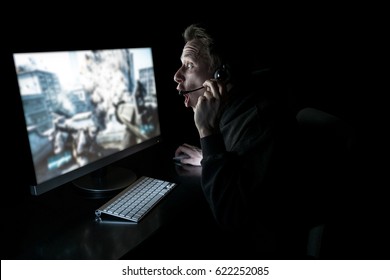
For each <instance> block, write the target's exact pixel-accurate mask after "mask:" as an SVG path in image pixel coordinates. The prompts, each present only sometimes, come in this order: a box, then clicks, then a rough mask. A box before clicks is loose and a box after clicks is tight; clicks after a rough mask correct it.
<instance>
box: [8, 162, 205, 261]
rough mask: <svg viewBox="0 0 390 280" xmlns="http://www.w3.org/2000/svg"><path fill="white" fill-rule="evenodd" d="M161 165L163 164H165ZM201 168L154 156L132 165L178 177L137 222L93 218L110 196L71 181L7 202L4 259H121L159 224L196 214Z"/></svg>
mask: <svg viewBox="0 0 390 280" xmlns="http://www.w3.org/2000/svg"><path fill="white" fill-rule="evenodd" d="M165 159H167V157H166V158H165ZM146 165H150V163H147V164H146ZM161 165H164V166H165V168H164V169H163V170H162V169H161ZM142 168H143V167H142V166H141V169H142ZM157 170H158V171H157ZM200 170H201V169H200V167H193V168H192V169H191V170H190V173H185V174H182V173H181V171H183V170H182V169H180V167H177V166H175V164H174V163H173V162H172V161H171V157H170V158H168V161H166V162H157V161H155V164H154V166H152V165H150V166H148V167H147V168H145V169H144V171H142V170H138V171H136V174H137V175H138V176H141V175H147V176H154V177H157V178H161V179H167V180H171V181H173V182H177V183H178V186H177V187H176V188H175V189H174V190H173V191H172V192H171V193H170V194H169V195H168V196H167V197H166V198H164V199H163V200H162V201H161V202H160V203H159V204H158V205H157V207H155V209H153V210H152V211H151V212H149V213H148V214H147V216H146V217H145V218H144V219H143V220H142V221H141V222H140V223H138V224H131V223H128V222H125V221H124V222H122V223H119V222H118V223H108V222H103V223H99V222H96V221H95V215H94V212H95V209H97V208H98V207H99V206H101V205H102V204H104V203H105V202H106V201H108V199H109V197H106V198H98V199H97V198H95V199H92V198H88V197H86V196H85V194H83V193H81V192H80V191H78V190H77V189H76V188H75V187H73V185H72V184H65V185H63V186H61V187H60V188H57V189H55V190H52V191H49V192H47V193H45V194H42V195H40V196H37V197H34V196H25V197H23V198H21V200H19V201H17V202H16V203H15V204H14V205H13V206H11V209H9V210H10V211H11V212H14V213H15V215H9V216H7V219H6V221H7V222H6V224H5V225H3V229H4V231H5V235H6V238H4V239H3V240H5V242H6V244H5V247H6V250H2V251H3V252H2V254H3V257H2V259H120V258H122V257H123V256H125V255H126V254H128V253H129V252H130V251H131V250H133V249H134V248H136V247H137V246H138V245H140V244H141V243H143V242H145V241H146V240H147V239H148V238H150V237H151V236H155V235H156V234H157V233H158V231H159V230H160V229H161V228H162V227H169V225H170V224H178V223H183V222H185V221H188V220H190V219H191V218H190V217H195V216H194V215H199V214H198V212H197V211H195V208H199V207H200V206H201V205H202V203H203V205H206V203H205V200H204V198H203V195H202V192H201V188H200V177H199V175H200ZM141 172H142V173H141ZM187 172H188V170H187ZM192 172H193V173H192ZM162 174H164V175H162ZM162 177H163V178H162ZM194 206H195V207H194ZM203 213H208V212H207V210H206V211H204V212H203ZM206 215H207V214H206ZM197 218H198V219H199V217H197Z"/></svg>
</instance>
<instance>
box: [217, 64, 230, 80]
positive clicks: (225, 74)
mask: <svg viewBox="0 0 390 280" xmlns="http://www.w3.org/2000/svg"><path fill="white" fill-rule="evenodd" d="M229 78H230V74H229V71H228V69H227V67H226V65H222V66H221V67H219V68H218V69H217V70H216V71H215V73H214V79H216V80H218V81H227V80H229Z"/></svg>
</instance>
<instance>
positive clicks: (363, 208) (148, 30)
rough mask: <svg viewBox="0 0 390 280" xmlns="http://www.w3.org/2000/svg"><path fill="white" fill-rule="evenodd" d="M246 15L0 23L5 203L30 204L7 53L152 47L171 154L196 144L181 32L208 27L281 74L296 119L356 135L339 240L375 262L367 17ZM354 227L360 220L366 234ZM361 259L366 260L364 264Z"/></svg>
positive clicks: (374, 110)
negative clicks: (181, 71) (341, 126)
mask: <svg viewBox="0 0 390 280" xmlns="http://www.w3.org/2000/svg"><path fill="white" fill-rule="evenodd" d="M166 9H168V10H169V8H168V7H166ZM251 9H252V8H251V7H245V8H244V9H237V10H235V11H232V12H225V11H221V10H214V9H212V8H211V7H207V6H206V7H198V8H196V7H191V9H189V10H187V9H184V8H183V10H182V11H180V12H178V13H176V12H172V13H164V14H162V13H161V14H160V15H159V16H155V15H152V14H155V13H156V11H153V9H151V8H149V9H145V8H143V9H138V8H133V9H128V8H124V7H111V6H108V7H105V8H104V9H103V8H101V9H99V10H98V11H90V10H78V9H77V8H73V9H72V10H71V11H62V12H61V13H59V12H58V11H51V12H49V13H43V12H34V13H32V12H31V13H28V14H27V15H26V14H24V15H22V14H19V15H17V16H15V17H14V20H13V21H12V22H4V23H2V35H1V38H2V40H1V41H2V43H1V44H2V48H1V54H0V55H1V66H0V67H1V83H2V96H3V98H4V99H3V102H2V114H1V115H2V124H3V127H2V128H3V129H2V130H3V132H2V142H3V150H4V151H5V153H4V155H3V160H4V164H3V166H4V165H5V169H3V172H4V180H5V181H8V183H7V184H4V183H3V184H4V185H3V187H2V201H3V203H5V202H7V201H9V200H10V199H13V198H15V197H16V195H24V196H27V195H29V190H28V185H27V179H28V178H29V176H31V175H32V168H31V164H30V159H29V156H26V155H28V154H29V150H28V143H27V134H26V131H25V125H24V120H23V114H22V108H21V104H20V99H19V96H18V91H17V85H16V75H15V72H14V68H13V64H12V53H13V52H18V51H45V50H67V49H94V48H96V49H103V48H116V47H120V48H122V47H134V46H152V47H153V52H154V58H155V66H154V67H155V71H156V77H157V80H156V83H157V89H158V92H159V102H160V116H161V122H162V123H161V128H162V132H163V136H164V139H165V141H166V142H168V143H169V147H170V148H171V149H172V152H173V148H174V147H176V146H177V145H179V144H182V143H184V142H187V143H190V144H198V138H197V136H198V135H197V132H196V130H195V126H194V124H193V114H192V110H191V109H188V108H185V107H184V102H183V98H182V97H180V96H178V94H177V91H176V89H175V88H176V83H175V82H174V80H173V75H174V73H175V72H176V70H177V69H178V68H179V66H180V64H181V61H180V55H181V51H182V48H183V44H184V42H183V39H182V36H181V34H182V32H183V31H184V28H185V27H186V26H187V25H188V24H190V23H193V22H198V21H204V20H207V21H209V23H210V24H211V25H213V26H214V27H216V28H220V30H221V32H224V33H227V34H230V36H231V39H232V40H235V41H236V40H237V39H236V38H237V36H236V35H237V34H239V37H238V38H239V40H240V42H242V44H243V45H246V46H247V48H248V49H247V52H245V53H243V54H242V55H243V56H247V58H248V59H249V60H251V61H253V65H255V66H256V65H257V66H258V67H259V68H261V67H271V68H272V69H276V70H277V71H276V72H277V73H278V74H279V75H280V78H281V79H280V81H281V83H282V84H281V86H282V88H284V89H285V90H286V92H288V94H289V95H290V97H291V102H292V105H293V107H294V108H295V109H296V110H297V111H298V110H299V109H300V108H303V107H306V106H309V107H315V108H317V109H320V110H324V111H327V112H329V113H332V114H334V115H336V116H338V117H340V118H342V119H343V120H345V121H346V122H348V123H349V124H350V125H351V127H352V128H353V131H354V133H355V137H354V139H353V141H354V142H353V149H354V150H353V151H354V156H355V157H356V160H357V164H356V166H355V168H356V171H355V172H354V176H355V180H354V182H353V184H356V190H355V191H356V192H355V193H352V194H351V195H348V194H343V195H345V199H346V200H348V199H350V200H355V201H354V202H353V203H352V204H351V203H350V201H348V203H346V205H353V206H354V207H355V208H353V209H350V215H349V216H347V217H346V220H347V221H346V224H349V223H352V224H353V228H352V230H351V228H349V229H348V231H343V232H342V234H343V235H345V236H343V238H344V239H350V240H352V241H351V242H349V245H347V247H346V249H345V250H350V249H351V248H353V247H354V245H356V246H357V248H358V247H359V246H361V245H360V241H361V238H362V237H367V240H365V241H368V242H364V243H363V247H361V249H360V250H361V251H359V249H356V252H359V253H358V254H360V255H358V257H359V258H367V259H371V258H378V256H380V255H381V254H382V253H385V252H382V250H381V249H380V248H387V247H386V246H385V244H388V243H387V241H385V239H386V238H385V236H386V234H385V233H386V232H387V231H385V230H384V228H383V226H384V224H385V223H386V217H387V214H388V212H389V211H388V210H386V207H385V205H388V202H387V199H386V197H388V196H386V195H385V193H386V188H388V187H386V186H388V184H386V183H385V182H387V179H386V180H383V179H384V177H382V175H383V170H384V169H385V168H384V166H383V164H382V162H383V160H387V159H386V158H385V157H384V156H383V147H384V145H383V143H384V140H383V139H384V138H382V134H383V133H384V132H385V131H386V127H388V125H387V126H386V125H384V124H383V122H382V121H383V120H384V116H385V115H386V114H385V112H386V110H382V107H383V103H382V101H381V100H382V98H381V96H383V95H384V92H383V90H378V88H377V86H378V83H376V82H373V81H376V80H377V79H379V80H380V79H381V77H382V76H383V74H382V75H381V74H378V68H376V67H373V66H372V64H371V62H372V60H376V59H378V58H379V59H381V58H382V57H380V55H378V54H377V49H376V47H374V48H373V45H376V44H377V43H378V41H377V37H376V33H375V32H373V30H376V29H375V27H376V26H374V28H372V26H371V25H369V24H368V22H369V21H368V19H367V18H365V17H364V16H363V17H359V16H357V15H353V13H349V14H346V13H344V12H345V11H341V12H339V13H338V12H335V11H332V12H331V13H323V14H320V13H317V12H313V13H311V14H310V15H307V14H305V16H302V15H301V14H289V15H288V17H285V16H284V15H276V16H275V14H274V13H272V15H271V12H269V11H268V10H266V9H256V10H254V11H252V12H249V13H248V11H251ZM27 10H28V9H27ZM187 11H191V12H187ZM367 45H368V47H366V46H367ZM379 45H380V44H379ZM3 172H2V173H3ZM6 179H8V180H6ZM335 195H337V194H335ZM19 214H21V213H19ZM19 216H22V215H19ZM360 218H362V219H364V223H363V224H362V227H359V219H360ZM358 231H359V234H358V235H355V234H356V233H357V232H358ZM382 237H384V238H382ZM363 250H364V251H368V252H369V254H367V255H366V254H363V253H362V252H363ZM385 254H386V255H387V256H388V253H385Z"/></svg>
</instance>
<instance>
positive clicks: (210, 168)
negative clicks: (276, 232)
mask: <svg viewBox="0 0 390 280" xmlns="http://www.w3.org/2000/svg"><path fill="white" fill-rule="evenodd" d="M251 115H252V116H251V117H249V118H248V116H246V117H245V119H243V120H237V121H238V125H237V128H236V129H234V130H233V131H232V135H224V137H223V136H222V134H215V135H211V136H208V137H205V138H202V139H201V146H202V151H203V160H202V187H203V191H204V194H205V196H206V199H207V200H208V202H209V205H210V207H211V210H212V212H213V214H214V216H215V218H216V220H217V221H218V222H219V223H220V224H221V225H222V226H224V227H226V228H236V227H241V226H242V225H244V224H246V223H248V222H249V221H251V220H252V219H253V215H254V214H255V213H257V214H259V213H260V212H261V209H262V208H263V205H264V204H265V202H266V200H267V199H268V197H267V196H266V193H267V192H268V188H269V187H270V186H269V184H268V181H269V180H270V176H271V175H272V168H273V164H274V163H273V161H274V153H275V141H274V140H275V139H274V134H273V130H272V125H270V124H268V123H267V121H266V119H264V118H262V117H261V116H259V113H258V111H257V109H256V110H255V111H253V112H252V113H251ZM226 145H228V146H229V147H228V149H229V151H227V148H226Z"/></svg>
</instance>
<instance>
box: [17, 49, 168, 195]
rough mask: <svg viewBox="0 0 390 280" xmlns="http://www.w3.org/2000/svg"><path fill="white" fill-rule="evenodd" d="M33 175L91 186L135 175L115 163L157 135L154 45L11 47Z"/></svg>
mask: <svg viewBox="0 0 390 280" xmlns="http://www.w3.org/2000/svg"><path fill="white" fill-rule="evenodd" d="M13 62H14V66H15V71H16V76H17V84H18V89H19V93H20V100H21V102H22V107H23V114H24V120H25V125H26V129H27V135H28V143H29V149H30V153H31V158H32V164H33V168H34V175H35V180H34V182H33V183H32V184H31V193H32V194H33V195H40V194H43V193H45V192H47V191H49V190H51V189H53V188H56V187H58V186H61V185H63V184H65V183H68V182H74V183H75V184H76V185H77V186H78V187H80V188H82V189H84V190H86V191H90V192H96V193H105V192H111V191H114V190H118V189H122V188H124V187H125V186H127V185H129V184H130V183H131V182H132V181H134V180H135V179H136V176H135V174H134V173H132V172H131V170H128V169H124V168H119V167H115V166H114V164H113V163H115V162H116V161H119V160H121V159H123V158H125V157H127V156H129V155H132V154H134V153H136V152H139V151H141V150H143V149H147V148H149V147H151V146H152V145H156V144H157V143H159V142H160V141H161V132H160V120H159V114H158V100H157V87H156V79H155V72H154V62H153V54H152V48H151V47H137V48H117V49H99V50H67V51H63V50H61V51H58V50H54V51H53V50H50V51H43V52H18V53H13Z"/></svg>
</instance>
